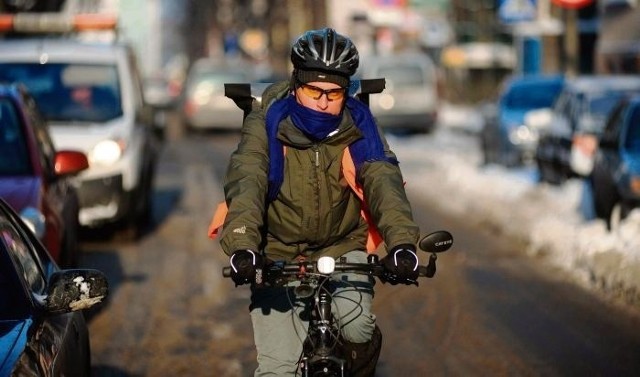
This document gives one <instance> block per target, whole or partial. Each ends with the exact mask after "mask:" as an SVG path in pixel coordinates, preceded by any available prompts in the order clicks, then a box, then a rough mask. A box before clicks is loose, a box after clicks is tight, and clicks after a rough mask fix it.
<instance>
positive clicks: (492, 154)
mask: <svg viewBox="0 0 640 377" xmlns="http://www.w3.org/2000/svg"><path fill="white" fill-rule="evenodd" d="M563 83H564V78H563V76H560V75H524V76H513V77H511V78H509V79H508V80H506V81H505V83H504V84H503V86H502V89H501V91H500V95H499V97H498V101H497V103H496V104H495V106H494V105H489V106H483V111H482V112H483V115H484V116H483V118H484V125H483V127H482V130H481V131H480V146H481V149H482V155H483V159H484V163H485V164H491V163H498V164H502V165H505V166H517V165H521V164H523V163H525V162H527V161H531V160H533V155H534V153H535V149H536V145H537V143H538V132H537V130H536V129H535V128H532V127H529V126H528V125H527V124H526V123H525V121H524V120H525V115H526V114H527V112H529V111H531V110H536V109H543V108H550V107H551V106H552V105H553V102H554V101H555V100H556V98H557V97H558V95H559V94H560V91H561V90H562V86H563Z"/></svg>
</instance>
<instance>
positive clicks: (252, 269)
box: [229, 249, 264, 286]
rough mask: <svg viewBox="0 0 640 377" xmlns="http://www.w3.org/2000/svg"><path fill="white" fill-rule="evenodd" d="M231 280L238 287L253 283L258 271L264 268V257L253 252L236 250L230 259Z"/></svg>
mask: <svg viewBox="0 0 640 377" xmlns="http://www.w3.org/2000/svg"><path fill="white" fill-rule="evenodd" d="M229 265H230V266H231V280H233V282H234V283H236V286H238V285H242V284H248V283H252V282H253V281H254V280H255V278H256V270H257V269H259V268H262V267H263V266H264V257H263V256H262V255H261V254H259V253H257V252H255V251H253V250H248V249H245V250H236V251H234V252H233V254H231V257H229Z"/></svg>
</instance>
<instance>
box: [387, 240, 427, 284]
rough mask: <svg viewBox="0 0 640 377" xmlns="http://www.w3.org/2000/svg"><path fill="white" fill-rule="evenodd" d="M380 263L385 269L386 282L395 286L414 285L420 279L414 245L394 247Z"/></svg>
mask: <svg viewBox="0 0 640 377" xmlns="http://www.w3.org/2000/svg"><path fill="white" fill-rule="evenodd" d="M380 262H381V263H382V266H383V267H384V269H385V275H384V277H383V278H384V281H387V282H389V283H391V284H393V285H395V284H398V283H403V284H413V283H415V281H416V279H418V263H419V262H418V256H417V255H416V247H415V246H414V245H412V244H402V245H398V246H395V247H392V248H391V249H389V252H388V253H387V256H385V257H384V258H382V260H381V261H380Z"/></svg>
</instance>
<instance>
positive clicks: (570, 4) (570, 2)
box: [551, 0, 593, 9]
mask: <svg viewBox="0 0 640 377" xmlns="http://www.w3.org/2000/svg"><path fill="white" fill-rule="evenodd" d="M551 2H552V3H554V4H555V5H557V6H559V7H562V8H567V9H580V8H583V7H586V6H587V5H589V4H591V3H593V0H551Z"/></svg>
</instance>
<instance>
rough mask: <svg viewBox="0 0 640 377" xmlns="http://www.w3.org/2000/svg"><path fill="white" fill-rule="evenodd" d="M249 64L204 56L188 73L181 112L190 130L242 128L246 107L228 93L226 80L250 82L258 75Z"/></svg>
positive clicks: (228, 81) (181, 102) (229, 81)
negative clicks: (235, 101)
mask: <svg viewBox="0 0 640 377" xmlns="http://www.w3.org/2000/svg"><path fill="white" fill-rule="evenodd" d="M251 72H252V69H251V68H250V67H248V66H247V65H246V64H242V63H237V62H236V63H235V64H234V63H233V62H223V61H218V60H214V59H210V58H201V59H198V60H197V61H196V62H194V63H193V65H192V66H191V69H190V70H189V72H188V74H187V78H186V80H185V84H184V87H183V93H182V96H181V101H180V112H181V114H182V118H183V121H184V123H185V125H186V127H187V129H189V130H192V131H194V130H213V129H219V130H239V129H240V128H241V127H242V111H241V110H240V109H238V107H237V106H236V105H235V103H233V101H232V100H231V99H229V98H227V97H225V95H224V84H225V83H250V82H253V81H254V80H255V79H256V78H255V77H253V76H252V75H251Z"/></svg>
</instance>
